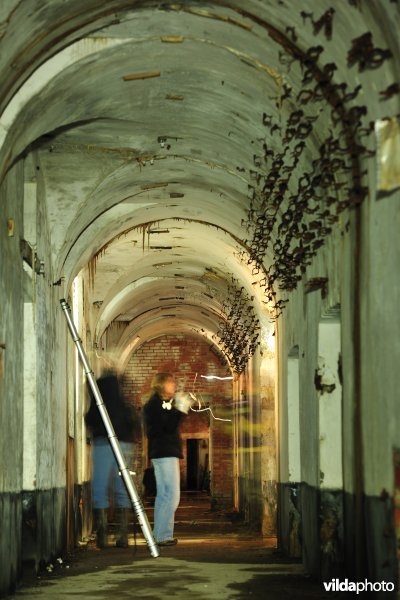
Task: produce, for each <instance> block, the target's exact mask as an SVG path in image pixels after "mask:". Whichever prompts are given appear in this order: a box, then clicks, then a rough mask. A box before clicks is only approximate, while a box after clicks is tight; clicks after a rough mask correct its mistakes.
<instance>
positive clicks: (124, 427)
mask: <svg viewBox="0 0 400 600" xmlns="http://www.w3.org/2000/svg"><path fill="white" fill-rule="evenodd" d="M97 385H98V388H99V390H100V393H101V395H102V398H103V401H104V404H105V407H106V409H107V412H108V415H109V417H110V420H111V423H112V425H113V427H114V430H115V434H116V436H117V438H118V442H119V444H120V447H121V451H122V453H123V455H124V458H125V461H126V464H127V465H128V467H129V465H131V464H132V460H133V443H134V440H135V438H136V435H137V433H138V419H137V418H136V414H135V410H134V408H133V406H132V405H131V404H129V403H128V402H127V401H126V400H125V399H124V397H123V394H122V392H121V382H120V379H119V377H118V375H117V371H116V370H115V369H108V370H107V371H105V372H104V373H103V374H102V376H101V377H100V378H99V379H97ZM90 395H91V404H90V408H89V411H88V413H87V415H86V417H85V421H86V425H87V426H88V427H89V428H90V430H91V432H92V435H93V451H92V461H93V470H92V499H93V508H94V520H95V528H96V545H97V547H98V548H104V547H105V546H106V545H107V532H108V522H107V512H108V508H109V505H110V491H111V489H113V491H114V506H115V509H116V521H117V538H116V546H118V547H120V548H126V547H127V546H128V511H129V509H131V507H132V506H131V500H130V498H129V495H128V493H127V491H126V488H125V484H124V481H123V479H122V477H121V476H120V475H119V467H118V463H117V460H116V458H115V456H114V452H113V450H112V447H111V444H110V441H109V439H108V436H107V432H106V429H105V426H104V423H103V420H102V418H101V415H100V412H99V409H98V407H97V404H96V400H95V398H94V396H93V394H92V393H90Z"/></svg>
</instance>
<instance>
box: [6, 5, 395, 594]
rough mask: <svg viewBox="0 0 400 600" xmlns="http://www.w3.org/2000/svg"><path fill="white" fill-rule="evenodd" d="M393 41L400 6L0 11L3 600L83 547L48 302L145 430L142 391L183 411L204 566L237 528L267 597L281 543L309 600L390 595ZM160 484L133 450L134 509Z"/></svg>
mask: <svg viewBox="0 0 400 600" xmlns="http://www.w3.org/2000/svg"><path fill="white" fill-rule="evenodd" d="M399 26H400V8H399V3H398V2H397V0H332V1H331V2H329V1H328V0H318V1H317V0H304V2H302V3H301V4H298V3H297V2H291V1H289V0H262V1H261V0H243V1H240V2H239V1H237V0H231V1H225V0H210V1H209V2H202V1H195V0H187V1H182V2H172V1H166V2H159V1H156V0H140V1H136V0H113V2H110V1H109V0H108V1H107V0H85V1H84V2H82V1H81V0H4V1H3V2H2V3H1V4H0V67H1V68H0V427H1V436H0V460H1V466H2V468H1V471H0V526H1V536H0V565H1V566H0V596H1V597H3V596H4V597H6V596H7V595H9V594H13V593H14V592H15V590H16V589H17V588H18V586H20V585H21V581H22V580H23V576H24V577H27V576H28V575H29V574H30V576H35V574H37V573H40V572H42V570H43V569H45V568H46V565H48V564H50V563H52V562H54V560H55V559H56V557H59V556H67V555H68V553H70V552H73V550H74V548H77V547H79V546H80V545H81V544H82V543H83V541H84V540H86V539H88V538H89V537H90V535H91V532H92V528H93V516H92V492H91V478H92V467H91V461H92V453H93V439H92V437H91V432H90V429H89V428H88V427H86V425H85V414H86V413H87V411H88V408H89V392H88V385H87V381H86V376H85V369H84V367H83V365H82V363H81V361H80V360H79V354H78V351H77V348H76V346H75V344H74V341H73V339H72V337H71V335H70V333H69V331H68V327H67V323H66V319H65V315H64V314H63V310H62V307H61V305H60V301H62V300H63V299H65V300H66V301H67V302H68V305H69V307H70V309H71V314H72V318H73V321H74V323H75V326H76V329H77V332H78V335H79V338H80V342H81V344H82V346H83V348H84V350H85V352H86V355H87V357H88V361H89V363H90V367H91V369H92V370H93V373H94V375H95V376H96V377H98V376H99V375H101V373H102V372H103V371H104V369H105V368H107V367H109V366H110V365H112V366H116V367H117V368H118V370H119V372H120V373H121V375H122V381H123V392H124V395H125V397H127V398H128V399H129V402H130V403H131V405H132V406H133V407H135V410H136V412H137V414H138V415H142V414H143V412H142V411H143V406H144V404H145V403H146V402H147V400H148V397H149V394H150V384H151V380H152V378H153V376H154V375H155V374H156V373H158V372H171V373H173V374H174V377H175V379H176V381H177V384H178V389H179V390H183V391H185V392H186V393H188V394H191V397H192V399H193V404H192V407H191V410H190V411H189V414H188V416H187V417H185V419H184V420H183V422H182V426H181V430H180V434H181V437H182V440H183V450H184V452H183V454H184V457H183V459H182V460H181V461H180V477H181V487H182V492H183V493H185V494H187V495H189V497H190V494H191V493H193V494H197V495H200V496H201V495H205V496H206V497H207V503H208V504H207V506H209V509H207V510H209V511H210V527H211V530H210V531H209V537H210V540H211V541H210V542H209V545H208V546H207V553H206V554H207V555H208V559H209V560H210V563H211V562H214V563H216V562H218V561H219V562H221V563H224V556H223V555H224V552H223V549H221V546H223V544H224V542H226V543H227V544H228V545H229V556H227V561H226V564H227V565H230V564H234V563H235V560H234V554H235V551H234V547H235V546H234V544H233V543H231V542H232V540H234V539H236V538H234V537H229V536H235V535H236V533H235V532H237V531H238V530H240V532H243V531H246V532H247V533H246V534H243V535H245V538H246V540H247V541H246V543H244V542H243V544H244V545H242V546H240V544H239V546H240V547H238V548H237V556H238V560H239V556H240V557H242V558H240V561H242V563H243V565H245V564H250V563H249V561H248V560H247V559H245V556H246V552H247V550H246V548H247V549H249V548H250V547H252V548H253V550H254V552H255V554H257V559H256V560H255V561H254V564H256V565H257V567H256V568H255V570H254V573H257V574H260V577H261V578H263V577H264V575H263V573H264V571H263V569H262V567H263V565H264V566H265V573H267V572H268V569H269V568H270V566H268V565H270V564H272V563H273V564H278V562H276V561H278V559H277V558H271V557H275V554H273V553H274V552H276V549H275V544H276V545H277V552H278V554H277V555H276V556H279V560H281V561H283V562H282V564H288V565H290V568H293V569H294V570H292V571H290V569H289V570H288V574H287V577H288V578H289V579H290V577H291V576H292V575H293V574H294V575H293V576H295V577H297V575H298V574H299V573H301V574H302V575H301V577H303V580H302V581H303V582H305V581H306V580H305V579H304V576H305V575H307V577H310V580H309V581H310V586H311V587H310V588H306V587H305V588H304V590H306V591H307V589H308V590H309V591H310V594H311V593H314V592H315V593H317V592H316V590H320V592H321V595H320V596H315V597H323V596H322V590H323V587H322V584H323V582H324V581H325V582H327V581H330V580H332V578H338V579H339V580H344V579H345V578H348V579H349V580H351V581H361V580H365V579H367V580H368V581H371V582H382V581H385V582H389V583H390V584H391V587H392V589H391V590H390V591H388V592H385V593H384V596H382V597H390V596H393V597H395V596H396V590H397V587H398V580H399V576H398V568H399V560H398V552H399V547H400V393H399V389H400V381H399V364H400V342H399V340H400V311H399V306H400V236H399V231H400V208H399V207H400V203H399V201H400V159H399V157H400V106H399V99H400V53H399V50H400V48H399V47H400V36H399ZM149 466H150V463H149V460H148V459H147V441H146V436H145V434H144V430H142V431H141V435H140V438H139V439H138V441H137V443H136V444H135V451H134V457H133V464H132V469H133V471H134V472H135V473H136V475H135V482H136V485H137V489H138V492H139V494H140V496H141V497H142V498H144V499H145V498H146V489H145V486H144V484H143V483H142V481H143V476H144V474H145V472H146V469H147V468H148V467H149ZM196 510H197V509H196ZM200 512H201V511H200ZM149 514H151V509H150V510H149ZM221 514H225V515H230V516H231V521H232V522H231V525H232V529H231V530H228V531H227V532H224V533H225V534H226V537H223V536H222V533H221V532H220V531H218V527H217V528H214V525H212V524H213V523H214V524H215V522H216V521H215V519H217V518H218V515H221ZM110 516H111V515H110ZM193 520H196V517H195V515H194V516H193ZM192 533H193V539H192V540H191V534H192ZM194 533H195V532H192V530H190V529H189V530H187V531H186V533H184V538H185V543H186V544H187V545H188V547H189V546H190V547H191V548H193V552H194V554H193V557H194V558H193V560H194V561H198V562H202V561H203V558H204V554H202V552H203V551H200V549H199V548H198V547H197V546H198V544H197V543H196V539H197V538H196V536H195V535H194ZM207 535H208V534H207ZM213 535H214V536H215V544H214V543H213V541H212V539H213ZM246 536H247V537H246ZM271 540H273V542H272V541H271ZM242 541H243V540H242ZM247 543H248V544H249V546H248V547H247V546H246V544H247ZM252 543H254V546H252ZM217 547H218V548H219V550H217ZM139 549H140V561H143V562H142V568H143V569H145V570H146V577H148V578H149V579H151V577H152V572H155V571H153V570H155V569H160V568H161V570H162V569H164V568H165V569H166V571H165V572H167V571H168V569H171V577H173V578H174V579H175V578H177V579H178V580H179V577H180V575H179V572H180V571H179V565H178V563H176V562H174V561H175V558H172V559H171V560H172V562H168V561H167V562H166V564H165V567H160V566H159V564H158V562H157V561H159V560H160V559H156V560H154V559H151V558H150V556H149V555H148V554H147V556H146V551H147V549H146V546H145V545H144V544H142V545H141V546H140V548H139ZM203 550H204V549H203ZM253 550H252V551H251V552H253ZM89 551H90V547H89V549H88V552H89ZM214 551H215V554H214ZM264 551H265V552H264ZM107 552H108V550H107ZM126 552H130V550H129V551H128V550H127V551H126ZM171 552H173V553H178V554H177V560H178V561H179V560H182V558H183V557H184V555H185V552H184V550H181V547H180V546H179V547H177V548H176V549H172V550H171ZM196 552H198V553H199V554H198V555H196V556H195V553H196ZM204 552H205V550H204ZM249 552H250V550H249ZM251 552H250V554H251ZM96 554H97V555H99V560H100V562H101V560H106V559H100V554H101V553H96V552H93V557H92V558H91V559H90V560H91V561H95V560H96ZM107 556H111V559H110V560H114V558H112V555H111V554H109V555H107ZM118 556H121V560H122V561H123V564H124V565H126V564H128V563H129V560H130V559H129V558H127V556H128V555H127V554H126V553H125V554H124V553H123V552H122V551H120V550H118ZM171 556H172V554H171ZM174 556H175V555H174ZM228 558H229V560H228ZM161 559H162V560H164V557H163V555H162V556H161ZM168 560H170V559H168ZM249 560H250V559H249ZM127 561H128V562H127ZM270 561H272V563H271V562H270ZM285 561H286V562H285ZM279 564H281V563H279ZM153 565H154V566H153ZM124 568H125V567H124ZM185 568H186V567H185ZM187 568H188V569H189V570H191V568H192V567H190V566H188V567H187ZM196 568H199V567H198V565H197V566H196ZM226 569H227V570H229V567H226ZM243 569H244V570H245V569H246V567H243ZM296 569H299V570H298V571H296ZM123 572H125V571H121V573H123ZM290 573H291V574H292V575H291V574H290ZM92 575H93V574H92ZM256 576H258V575H256ZM93 577H94V575H93ZM279 577H282V578H281V579H279V580H276V582H277V583H276V586H275V587H276V595H277V597H278V595H279V596H280V597H285V596H284V595H283V593H282V594H279V593H278V588H279V586H280V585H281V586H282V590H283V589H284V586H285V583H284V582H285V573H284V569H283V571H282V573H280V575H279ZM299 577H300V575H299ZM211 579H212V578H211ZM211 579H210V584H209V585H211ZM75 581H76V582H79V581H80V580H79V578H76V579H75ZM243 581H244V580H243ZM263 581H264V580H263ZM293 581H294V580H293ZM307 581H308V580H307ZM265 583H266V585H267V582H265ZM62 585H63V584H62ZM76 585H77V586H78V589H76V590H75V594H79V584H78V583H76ZM94 585H95V584H94ZM122 585H123V583H122ZM207 585H208V583H207ZM268 585H269V584H268ZM274 585H275V584H274ZM288 585H289V587H290V585H292V584H288ZM313 586H314V587H313ZM315 586H316V587H315ZM300 587H301V586H300ZM300 587H298V588H297V589H298V590H299V591H298V596H296V595H294V596H293V595H292V596H290V597H299V598H301V597H306V596H301V595H300V593H302V592H301V591H300ZM288 589H289V588H288ZM293 590H296V585H295V584H294V586H293V589H292V588H290V593H292V591H293ZM242 591H243V590H242ZM242 591H241V590H239V591H238V590H236V592H235V593H236V595H232V597H242V596H240V594H241V593H242ZM71 593H72V592H71ZM82 593H83V592H82ZM149 593H150V592H149ZM218 593H221V594H222V595H218V596H217V595H216V596H215V597H221V598H222V597H227V598H228V597H230V596H229V595H225V596H224V595H223V593H225V592H222V591H219V592H218ZM226 593H228V592H226ZM232 593H233V592H232ZM258 593H259V591H258V588H257V589H256V588H254V594H258ZM274 593H275V591H274ZM294 593H296V592H294ZM305 593H306V592H305ZM377 594H378V596H377V597H379V594H382V593H381V592H377ZM17 597H18V596H17ZM43 597H44V596H43ZM105 597H106V596H105ZM153 597H156V596H153ZM199 597H200V596H199ZM204 597H205V596H204ZM209 597H212V595H211V596H209ZM243 597H244V596H243ZM259 597H262V595H261V596H259ZM272 597H274V596H271V598H272ZM288 597H289V596H288ZM308 597H313V596H308Z"/></svg>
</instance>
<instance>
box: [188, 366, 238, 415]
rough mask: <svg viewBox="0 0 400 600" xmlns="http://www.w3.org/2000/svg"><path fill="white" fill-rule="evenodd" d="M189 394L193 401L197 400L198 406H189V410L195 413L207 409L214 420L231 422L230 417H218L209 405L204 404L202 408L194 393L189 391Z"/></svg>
mask: <svg viewBox="0 0 400 600" xmlns="http://www.w3.org/2000/svg"><path fill="white" fill-rule="evenodd" d="M196 375H197V373H196ZM189 396H190V397H191V398H192V400H195V402H197V404H198V406H199V408H192V407H190V410H191V411H193V412H195V413H199V412H205V411H207V410H208V411H209V412H210V413H211V416H212V418H213V419H215V421H226V422H231V421H232V419H221V418H220V417H216V416H215V415H214V413H213V411H212V410H211V408H210V407H209V406H206V407H205V408H202V407H201V406H202V405H201V402H200V400H199V399H198V398H197V397H196V396H195V395H194V394H192V392H189Z"/></svg>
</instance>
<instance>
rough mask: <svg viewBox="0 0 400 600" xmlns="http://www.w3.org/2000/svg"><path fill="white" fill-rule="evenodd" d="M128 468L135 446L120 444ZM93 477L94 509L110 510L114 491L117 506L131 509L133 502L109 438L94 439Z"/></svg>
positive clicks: (128, 443)
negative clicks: (111, 493)
mask: <svg viewBox="0 0 400 600" xmlns="http://www.w3.org/2000/svg"><path fill="white" fill-rule="evenodd" d="M119 444H120V446H121V450H122V453H123V455H124V457H125V461H126V463H127V465H128V467H129V466H130V465H131V464H132V457H133V444H132V443H131V442H119ZM92 458H93V476H92V496H93V507H94V508H108V507H109V497H110V490H111V489H113V491H114V498H115V506H116V507H117V508H130V507H131V505H132V504H131V501H130V498H129V496H128V494H127V491H126V488H125V484H124V481H123V479H122V477H121V476H120V475H118V471H119V469H118V464H117V461H116V459H115V456H114V453H113V451H112V448H111V446H110V442H109V441H108V438H103V437H95V438H93V453H92Z"/></svg>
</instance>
